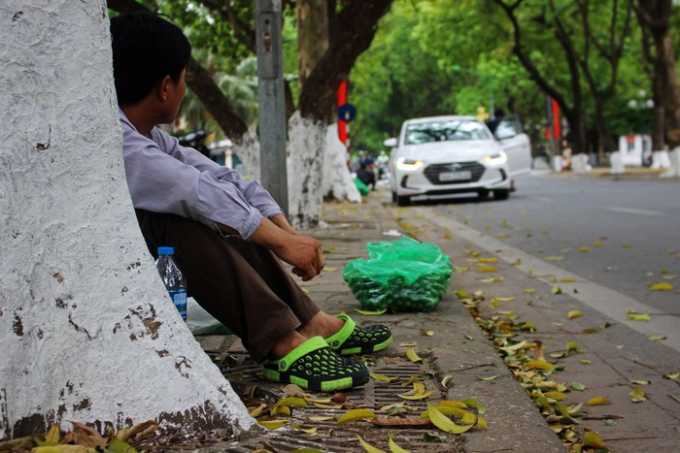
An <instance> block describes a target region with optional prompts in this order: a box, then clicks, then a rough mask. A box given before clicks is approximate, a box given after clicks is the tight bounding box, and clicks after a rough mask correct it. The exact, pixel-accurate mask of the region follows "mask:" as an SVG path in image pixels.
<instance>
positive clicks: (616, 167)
mask: <svg viewBox="0 0 680 453" xmlns="http://www.w3.org/2000/svg"><path fill="white" fill-rule="evenodd" d="M609 165H610V166H611V170H610V172H611V173H612V174H615V175H616V174H621V173H625V172H626V166H625V165H624V164H623V158H622V157H621V151H614V152H613V153H611V154H610V155H609Z"/></svg>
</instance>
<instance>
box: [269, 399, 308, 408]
mask: <svg viewBox="0 0 680 453" xmlns="http://www.w3.org/2000/svg"><path fill="white" fill-rule="evenodd" d="M280 406H298V407H309V405H308V404H307V401H305V400H304V399H302V398H296V397H292V396H289V397H287V398H283V399H282V400H279V401H277V402H276V404H274V407H280Z"/></svg>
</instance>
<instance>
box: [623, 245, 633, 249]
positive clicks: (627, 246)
mask: <svg viewBox="0 0 680 453" xmlns="http://www.w3.org/2000/svg"><path fill="white" fill-rule="evenodd" d="M621 247H623V248H624V249H629V248H631V247H632V245H631V244H621Z"/></svg>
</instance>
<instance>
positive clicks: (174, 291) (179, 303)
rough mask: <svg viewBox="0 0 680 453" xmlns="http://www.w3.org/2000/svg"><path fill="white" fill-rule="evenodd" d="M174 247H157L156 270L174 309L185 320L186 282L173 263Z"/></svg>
mask: <svg viewBox="0 0 680 453" xmlns="http://www.w3.org/2000/svg"><path fill="white" fill-rule="evenodd" d="M174 255H175V249H174V247H158V259H157V260H156V268H158V273H159V274H160V276H161V280H163V283H165V287H166V288H167V290H168V294H169V295H170V299H172V301H173V302H174V303H175V307H177V310H178V311H179V314H180V315H182V319H183V320H185V321H186V320H187V282H186V280H185V279H184V275H182V271H181V270H180V269H179V266H177V263H175V260H174V258H173V256H174Z"/></svg>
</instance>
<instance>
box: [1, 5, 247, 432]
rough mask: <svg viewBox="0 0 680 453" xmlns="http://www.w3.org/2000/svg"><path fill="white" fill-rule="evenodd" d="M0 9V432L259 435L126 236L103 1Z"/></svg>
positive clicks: (130, 217) (140, 249) (133, 232)
mask: <svg viewBox="0 0 680 453" xmlns="http://www.w3.org/2000/svg"><path fill="white" fill-rule="evenodd" d="M0 16H1V17H5V18H8V20H7V23H6V25H7V26H5V27H2V28H0V42H2V43H3V45H2V46H1V47H0V62H2V66H3V68H2V69H3V77H2V78H0V103H1V104H2V105H3V106H4V108H3V109H2V111H0V124H1V125H2V126H0V127H1V129H0V162H2V164H1V165H0V210H1V211H2V213H3V215H2V217H1V218H0V250H1V252H0V273H1V274H2V276H3V277H2V279H1V280H0V343H2V344H3V350H4V351H5V352H6V353H5V354H4V355H3V356H2V360H0V439H6V438H10V437H18V436H23V435H30V434H35V433H39V432H46V430H47V428H48V427H49V425H50V424H51V423H59V424H60V425H61V427H62V428H63V429H68V428H69V425H70V423H69V421H80V422H85V423H88V424H91V425H94V426H95V427H96V428H97V429H98V430H99V431H100V432H103V431H104V430H105V429H106V428H125V427H130V426H131V425H133V424H135V423H138V422H142V421H145V420H148V419H156V420H158V421H159V422H161V423H162V427H163V428H164V429H166V430H173V431H179V432H186V433H195V432H198V431H204V430H206V429H211V428H222V429H225V430H226V432H228V433H231V434H232V435H242V434H243V433H244V432H246V431H248V430H251V429H252V430H257V424H256V423H255V421H254V420H253V419H252V418H251V417H250V416H249V415H248V412H247V410H246V409H245V407H244V406H243V404H242V403H241V402H240V400H239V399H238V397H237V396H236V395H235V393H234V392H233V391H232V389H231V386H230V385H229V383H228V382H227V381H226V380H225V378H224V377H223V376H222V374H221V373H220V371H219V370H218V369H217V367H215V366H214V365H213V364H212V363H211V361H210V359H209V358H208V356H207V355H206V354H205V353H204V352H203V351H202V350H201V348H200V347H199V346H198V343H196V342H195V341H194V339H193V337H192V335H191V333H190V332H189V330H188V328H187V327H186V325H185V323H183V322H182V320H181V318H180V316H179V314H178V313H177V310H176V309H175V307H174V305H173V304H172V302H171V301H170V299H169V298H168V296H167V292H166V291H165V288H164V287H163V285H162V283H161V281H160V279H159V278H158V273H157V271H156V268H155V265H154V262H153V259H152V257H151V255H150V254H149V252H148V250H147V249H146V244H145V242H144V239H143V238H142V236H141V234H140V232H139V227H138V225H137V221H136V218H135V215H134V211H133V209H132V205H131V201H130V196H129V193H128V189H127V185H126V182H125V172H124V166H123V159H122V152H121V132H120V125H119V122H118V118H117V106H116V100H115V91H114V83H113V73H112V70H111V41H110V34H109V21H108V16H107V10H106V3H105V2H104V1H103V0H99V1H91V2H72V1H69V0H35V1H33V2H31V4H30V7H29V6H27V4H26V2H25V0H5V1H3V2H2V3H0ZM10 21H11V22H10Z"/></svg>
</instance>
